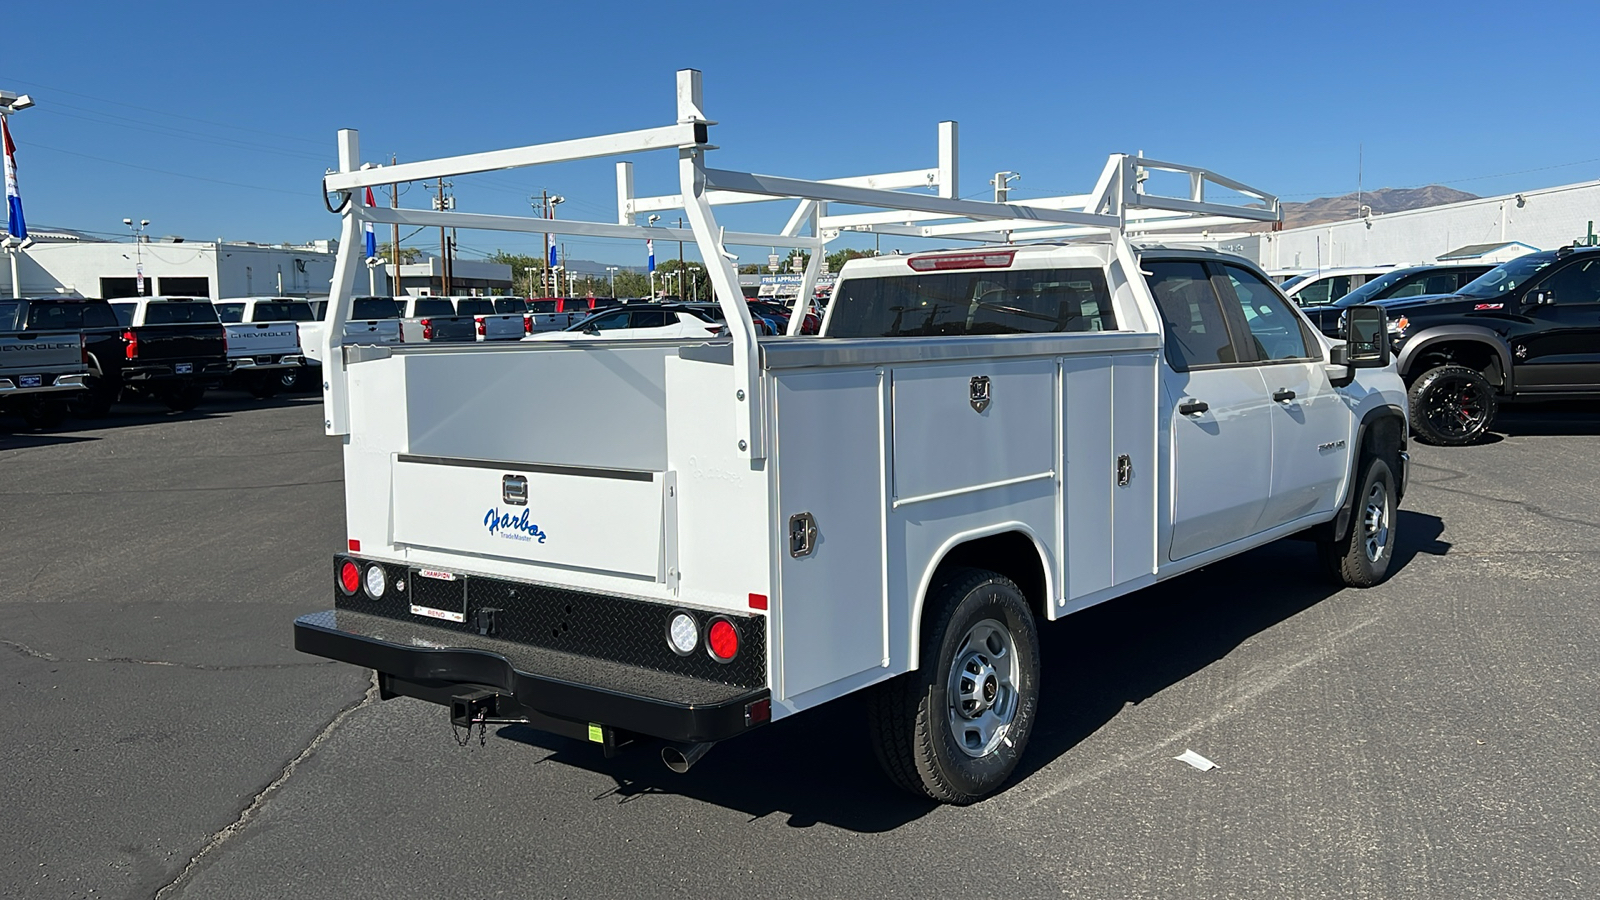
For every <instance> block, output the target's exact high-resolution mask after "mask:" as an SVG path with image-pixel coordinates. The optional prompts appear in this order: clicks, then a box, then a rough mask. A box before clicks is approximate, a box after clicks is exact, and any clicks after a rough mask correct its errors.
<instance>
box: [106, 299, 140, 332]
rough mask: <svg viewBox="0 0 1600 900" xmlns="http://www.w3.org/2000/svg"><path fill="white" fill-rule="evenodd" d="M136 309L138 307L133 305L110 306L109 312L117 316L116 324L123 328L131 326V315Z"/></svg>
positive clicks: (116, 304) (115, 304)
mask: <svg viewBox="0 0 1600 900" xmlns="http://www.w3.org/2000/svg"><path fill="white" fill-rule="evenodd" d="M138 308H139V307H138V305H137V304H133V303H113V304H111V311H112V312H114V313H116V314H117V324H118V325H121V326H123V327H124V328H126V327H127V326H129V325H132V324H133V314H134V311H135V310H137V309H138Z"/></svg>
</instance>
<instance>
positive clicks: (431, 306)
mask: <svg viewBox="0 0 1600 900" xmlns="http://www.w3.org/2000/svg"><path fill="white" fill-rule="evenodd" d="M411 314H412V315H413V316H453V315H455V314H456V306H455V304H454V303H451V302H450V301H449V300H442V299H438V298H428V297H423V298H421V299H419V300H418V301H417V302H416V303H415V304H413V305H412V307H411Z"/></svg>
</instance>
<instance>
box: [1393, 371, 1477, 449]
mask: <svg viewBox="0 0 1600 900" xmlns="http://www.w3.org/2000/svg"><path fill="white" fill-rule="evenodd" d="M1406 396H1407V398H1408V399H1409V402H1410V404H1411V431H1412V433H1414V434H1415V435H1416V436H1417V439H1418V440H1421V441H1423V442H1425V443H1429V444H1436V445H1438V446H1441V447H1462V446H1466V445H1467V444H1472V443H1475V442H1477V441H1479V440H1481V439H1482V438H1483V436H1484V435H1485V434H1486V433H1488V431H1489V425H1490V424H1491V423H1493V422H1494V414H1495V410H1496V408H1497V407H1498V405H1499V401H1497V400H1496V399H1495V393H1494V385H1492V384H1490V383H1489V379H1488V378H1485V377H1484V375H1483V373H1482V372H1479V371H1478V370H1476V369H1471V368H1468V367H1466V366H1458V365H1443V366H1439V367H1437V368H1433V369H1429V370H1428V371H1426V372H1423V373H1422V377H1420V378H1418V379H1417V380H1416V381H1413V382H1412V383H1411V387H1410V389H1409V390H1407V391H1406Z"/></svg>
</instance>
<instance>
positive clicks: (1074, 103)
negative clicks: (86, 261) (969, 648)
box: [0, 0, 1600, 264]
mask: <svg viewBox="0 0 1600 900" xmlns="http://www.w3.org/2000/svg"><path fill="white" fill-rule="evenodd" d="M1129 9H1136V10H1137V11H1136V12H1126V11H1125V10H1129ZM1596 34H1600V14H1597V11H1596V8H1595V7H1594V6H1593V5H1590V4H1583V5H1580V4H1577V3H1572V4H1567V3H1531V4H1525V5H1524V6H1521V7H1507V6H1505V5H1504V4H1494V5H1490V4H1476V3H1448V4H1447V3H1438V2H1435V3H1395V2H1390V3H1376V4H1369V3H1337V4H1321V3H1293V2H1291V3H1282V2H1279V3H1227V4H1197V3H1164V2H1146V3H1144V4H1140V5H1137V6H1131V5H1127V6H1124V5H1113V4H1104V3H1093V4H1079V3H1060V2H1056V3H1040V4H1033V3H1020V4H1015V5H1010V6H1006V5H1001V4H973V3H959V4H958V3H948V2H921V3H914V4H913V3H907V4H875V3H871V2H866V0H858V2H854V3H836V2H818V3H807V4H786V5H777V4H773V5H759V4H715V3H685V4H682V5H667V4H658V3H657V4H648V5H644V4H627V3H612V2H607V0H588V2H584V3H577V4H550V3H516V4H493V5H478V4H454V5H451V4H439V3H426V4H425V3H413V2H394V3H387V4H358V3H341V4H331V3H325V2H324V3H299V2H278V3H253V4H232V3H220V4H219V3H205V4H200V3H159V2H148V3H126V2H120V3H103V2H74V3H48V4H47V3H32V4H12V5H11V8H8V10H7V13H6V26H5V29H4V32H3V33H0V89H6V90H11V91H15V92H19V93H21V92H27V93H30V94H32V96H33V97H34V99H35V101H36V102H37V103H38V106H37V107H35V108H34V109H30V110H25V111H23V112H21V113H19V114H17V115H16V116H14V117H13V118H12V120H11V122H12V126H13V131H14V138H15V140H16V142H17V145H18V162H19V168H20V181H21V188H22V194H23V199H24V202H25V205H26V209H27V215H28V220H29V221H30V222H31V223H34V225H35V227H37V226H39V225H55V226H61V227H69V228H77V229H83V230H87V231H100V232H107V233H113V234H114V233H116V232H118V231H119V230H121V227H122V226H121V220H122V219H123V218H124V217H132V218H135V219H138V218H146V219H150V220H151V223H152V224H151V228H150V231H151V232H152V233H154V234H157V235H166V234H178V235H183V236H184V237H187V238H189V239H193V240H204V239H211V238H215V237H218V236H221V237H224V238H226V239H229V240H257V241H271V242H276V241H285V240H287V241H304V240H310V239H313V238H319V237H331V236H334V235H336V233H337V221H336V219H335V218H334V217H333V216H331V215H329V214H328V213H327V212H326V211H325V210H324V209H323V205H322V201H321V199H320V198H319V197H318V191H319V177H320V175H321V173H322V172H323V170H324V168H326V167H327V166H328V165H330V164H331V163H332V162H333V156H334V150H333V148H334V132H335V130H336V129H337V128H340V127H353V128H358V129H360V130H361V140H362V150H363V156H364V157H365V158H366V159H368V160H372V161H378V160H380V159H381V160H387V159H388V157H389V156H390V154H395V155H397V156H398V157H399V158H400V159H401V160H402V161H404V160H414V159H421V158H427V157H432V156H442V155H451V154H456V153H464V152H470V151H475V150H488V149H496V148H500V147H506V146H515V145H519V144H524V143H536V142H541V141H546V140H559V139H564V138H570V137H579V136H584V135H588V134H596V133H603V132H609V131H621V130H629V129H634V128H643V127H649V126H652V125H657V124H666V123H668V122H670V121H671V120H672V118H673V93H672V92H673V71H674V70H675V69H677V68H680V67H695V68H699V69H701V70H702V71H704V72H705V83H706V103H707V107H708V112H709V114H710V115H711V116H712V118H714V119H717V120H719V121H720V122H721V123H722V124H719V125H718V126H716V127H715V128H714V129H713V131H712V136H713V140H714V141H715V142H716V143H717V144H718V145H719V146H721V147H722V148H724V149H722V150H720V151H718V152H717V153H715V154H713V156H712V164H713V165H717V166H721V167H725V168H735V169H738V168H745V169H751V170H755V171H760V172H770V173H779V174H788V175H796V176H800V177H817V178H825V177H833V176H839V175H851V174H862V173H866V172H874V171H886V170H897V169H904V168H916V167H922V166H930V165H932V164H933V162H934V149H935V144H934V140H935V123H937V122H938V121H939V120H941V119H955V120H958V121H959V122H960V123H961V180H962V193H963V194H966V195H977V196H986V195H987V193H988V188H987V186H986V184H985V182H986V181H987V180H988V178H989V177H990V176H991V175H992V174H993V173H994V172H995V171H997V170H1001V169H1009V170H1015V171H1020V172H1021V173H1022V175H1023V177H1022V180H1021V181H1020V182H1019V183H1018V184H1017V185H1016V186H1015V187H1016V190H1015V192H1014V193H1013V196H1014V197H1029V196H1044V195H1048V194H1053V193H1071V192H1079V191H1084V190H1087V189H1088V188H1089V187H1090V186H1091V185H1092V182H1093V180H1094V177H1095V175H1096V174H1097V173H1098V171H1099V168H1100V166H1101V165H1102V163H1103V162H1104V159H1105V155H1106V154H1107V153H1110V152H1115V151H1130V152H1131V151H1136V150H1144V151H1145V152H1146V153H1147V154H1148V155H1150V156H1154V157H1157V158H1162V159H1168V160H1172V161H1177V162H1185V163H1194V164H1199V165H1204V166H1208V167H1211V168H1213V169H1215V170H1217V171H1219V172H1222V173H1224V174H1227V175H1230V176H1232V177H1235V178H1238V179H1240V180H1242V181H1245V182H1247V183H1250V184H1254V185H1256V186H1258V187H1261V188H1263V189H1266V190H1268V191H1272V192H1276V193H1278V194H1280V195H1281V196H1283V197H1284V198H1285V199H1291V200H1306V199H1311V198H1313V197H1317V196H1328V195H1334V194H1340V193H1344V192H1346V191H1350V190H1354V189H1355V186H1356V172H1357V152H1358V147H1359V146H1361V145H1363V144H1364V146H1365V177H1364V181H1365V185H1366V186H1367V187H1369V188H1377V187H1384V186H1392V187H1411V186H1418V185H1422V184H1428V183H1445V184H1449V185H1451V186H1453V187H1457V188H1460V189H1462V190H1467V191H1471V192H1473V193H1476V194H1494V193H1503V192H1509V191H1516V190H1523V189H1528V188H1533V187H1539V186H1545V185H1552V184H1563V183H1569V182H1574V181H1581V180H1587V179H1594V178H1600V116H1597V115H1596V104H1595V103H1594V101H1593V100H1592V96H1591V95H1592V93H1593V83H1594V81H1595V80H1596V79H1597V78H1600V73H1597V72H1596V71H1595V62H1594V61H1595V57H1594V55H1593V39H1594V36H1595V35H1596ZM167 173H182V175H183V176H188V177H181V176H180V175H176V174H167ZM672 178H673V169H672V166H671V161H670V160H668V159H666V158H660V159H656V158H651V157H645V158H643V159H641V160H640V161H639V170H638V179H639V191H640V193H654V192H667V191H669V190H671V189H672ZM540 189H548V190H550V191H551V192H552V193H558V194H561V195H563V196H565V197H566V198H567V201H568V202H567V203H566V204H565V205H564V206H562V207H561V209H560V215H561V216H563V217H583V218H593V219H597V220H601V221H610V220H611V219H612V218H613V216H614V207H615V202H614V187H613V175H612V163H611V162H610V161H601V162H596V163H588V164H575V165H571V166H566V167H563V168H560V169H552V170H550V171H533V172H528V171H524V172H518V173H498V174H495V175H492V176H475V177H471V178H464V179H458V180H457V183H456V191H455V193H456V196H457V203H458V208H460V209H463V210H472V211H481V212H492V213H502V214H515V213H518V212H522V211H526V210H527V209H528V205H527V202H526V198H527V196H528V195H529V194H532V193H538V191H539V190H540ZM401 203H402V205H406V206H426V205H427V203H428V200H427V194H426V193H425V192H424V191H423V190H422V188H421V187H420V186H414V187H412V188H411V189H410V190H409V192H407V193H404V194H402V197H401ZM766 209H768V210H770V211H769V212H766V213H764V214H763V213H752V212H746V213H744V214H743V215H741V216H740V217H739V219H740V221H739V222H738V224H739V225H740V226H741V227H743V226H745V225H753V224H757V223H755V222H752V221H749V219H750V218H751V217H752V216H763V215H764V216H765V219H766V220H772V219H775V220H776V222H772V221H763V222H762V223H761V224H765V225H767V226H769V227H776V226H777V225H780V224H781V222H782V218H783V212H782V211H781V210H778V209H776V208H775V207H773V206H772V205H767V206H766ZM413 240H414V242H415V243H416V244H417V245H418V246H420V247H423V248H424V249H426V248H428V247H430V246H431V247H435V248H436V247H437V241H436V239H431V238H430V235H429V233H426V232H425V233H423V234H421V235H418V236H417V237H416V238H415V239H413ZM538 241H539V238H537V237H535V238H533V241H532V242H529V241H527V240H525V239H523V238H520V237H517V236H513V235H500V234H488V233H482V232H479V233H473V234H467V233H463V234H462V235H461V241H460V242H461V245H462V247H463V250H464V254H465V255H467V256H472V255H475V254H482V253H486V252H489V251H492V250H494V249H496V248H500V247H504V248H507V249H512V250H517V251H521V252H531V253H537V252H538V249H537V242H538ZM408 243H410V242H408ZM848 245H849V243H848V242H847V243H845V244H841V245H840V246H848ZM856 245H860V242H859V241H857V242H856ZM867 245H868V246H870V243H868V244H867ZM885 246H888V244H886V245H885ZM659 251H660V248H658V254H657V255H658V257H661V256H662V255H663V254H662V253H661V252H659ZM568 252H569V253H570V255H571V256H573V257H577V258H589V259H598V260H604V261H607V262H622V263H626V264H637V263H638V262H641V261H642V260H640V259H639V258H638V257H640V256H642V252H641V251H640V250H639V248H636V247H631V246H627V245H621V244H616V243H614V242H604V241H593V242H585V241H571V242H569V247H568ZM668 255H670V254H668Z"/></svg>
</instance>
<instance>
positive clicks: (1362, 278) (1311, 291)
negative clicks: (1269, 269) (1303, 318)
mask: <svg viewBox="0 0 1600 900" xmlns="http://www.w3.org/2000/svg"><path fill="white" fill-rule="evenodd" d="M1392 268H1393V266H1370V267H1347V268H1342V269H1322V270H1320V271H1315V272H1307V273H1305V274H1303V275H1296V276H1295V277H1293V278H1291V279H1289V280H1288V281H1285V282H1284V283H1283V284H1282V285H1280V287H1281V288H1282V289H1283V292H1284V294H1286V295H1287V296H1288V297H1289V299H1290V300H1293V301H1294V302H1295V303H1296V304H1297V305H1299V306H1317V305H1319V304H1323V303H1332V302H1333V301H1335V300H1338V299H1339V298H1341V297H1343V296H1344V295H1345V294H1348V293H1350V292H1351V291H1353V290H1355V289H1356V288H1358V287H1361V286H1362V285H1363V284H1366V283H1367V282H1368V281H1371V280H1373V279H1374V278H1377V277H1378V276H1380V275H1383V274H1384V273H1386V272H1388V271H1389V270H1390V269H1392Z"/></svg>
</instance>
